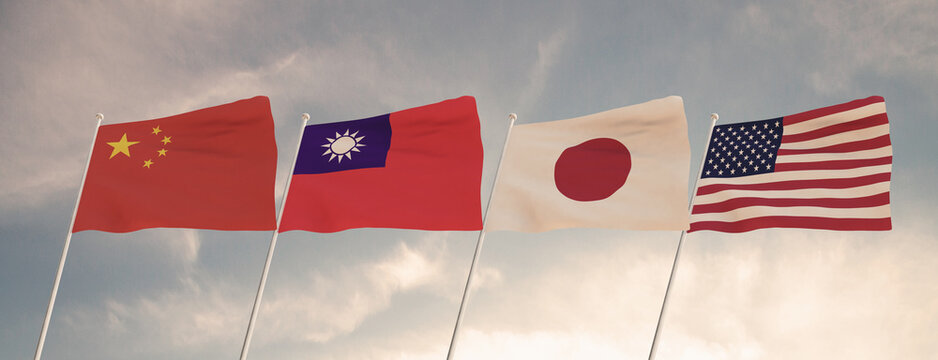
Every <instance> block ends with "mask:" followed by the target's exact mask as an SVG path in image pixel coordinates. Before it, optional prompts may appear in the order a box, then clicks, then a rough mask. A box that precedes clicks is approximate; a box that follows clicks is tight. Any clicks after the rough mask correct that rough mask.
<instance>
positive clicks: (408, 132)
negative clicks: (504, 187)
mask: <svg viewBox="0 0 938 360" xmlns="http://www.w3.org/2000/svg"><path fill="white" fill-rule="evenodd" d="M481 182H482V139H481V137H480V133H479V116H478V114H477V113H476V104H475V99H474V98H472V97H469V96H464V97H460V98H457V99H452V100H446V101H443V102H439V103H436V104H431V105H426V106H421V107H417V108H413V109H408V110H403V111H398V112H393V113H390V114H386V115H381V116H376V117H371V118H366V119H360V120H352V121H343V122H335V123H327V124H314V125H309V126H307V127H306V129H304V131H303V134H302V139H301V143H300V148H299V151H298V154H297V158H296V166H295V167H294V170H293V177H292V179H291V183H290V187H289V190H288V195H287V198H286V200H285V201H286V203H285V204H284V211H283V216H282V219H281V221H280V231H281V232H283V231H290V230H306V231H315V232H336V231H342V230H346V229H352V228H361V227H376V228H400V229H420V230H479V229H481V228H482V215H481V200H480V193H479V190H480V187H481Z"/></svg>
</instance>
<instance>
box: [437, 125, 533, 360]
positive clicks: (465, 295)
mask: <svg viewBox="0 0 938 360" xmlns="http://www.w3.org/2000/svg"><path fill="white" fill-rule="evenodd" d="M516 119H518V115H515V113H511V114H508V120H509V123H508V133H507V134H505V145H504V147H503V148H502V155H501V157H500V158H499V159H498V168H496V169H495V180H494V181H493V182H492V192H491V193H489V201H488V203H486V204H485V216H484V217H483V218H482V231H479V240H478V241H476V251H475V253H474V254H473V255H472V264H471V265H469V277H468V278H467V279H466V288H465V289H463V291H462V301H461V302H460V303H459V312H458V313H457V314H456V326H455V327H454V328H453V338H452V339H451V340H450V342H449V351H447V352H446V360H452V359H453V354H454V350H455V349H456V340H457V338H458V335H459V325H460V324H462V318H463V312H464V310H465V308H466V302H467V301H468V300H469V288H470V287H471V286H472V279H474V278H475V276H473V275H475V272H473V270H475V268H476V265H477V264H478V263H479V255H481V254H482V243H483V242H484V241H485V224H486V221H485V219H487V218H488V217H489V205H491V204H492V196H494V195H495V187H496V186H498V173H499V172H500V171H501V170H502V159H504V158H505V150H508V141H509V140H511V128H513V127H514V126H515V120H516Z"/></svg>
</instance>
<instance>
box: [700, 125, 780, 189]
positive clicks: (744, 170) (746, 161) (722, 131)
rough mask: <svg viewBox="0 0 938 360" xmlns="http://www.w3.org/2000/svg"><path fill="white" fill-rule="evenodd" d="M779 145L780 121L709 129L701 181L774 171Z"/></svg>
mask: <svg viewBox="0 0 938 360" xmlns="http://www.w3.org/2000/svg"><path fill="white" fill-rule="evenodd" d="M781 144H782V118H777V119H769V120H760V121H751V122H744V123H737V124H731V125H720V126H716V127H714V128H713V134H712V135H711V140H710V146H709V148H708V149H707V158H706V159H705V160H704V165H703V173H702V174H701V177H702V178H708V177H719V178H728V177H739V176H746V175H755V174H765V173H770V172H773V171H775V159H776V158H777V157H778V147H779V146H780V145H781Z"/></svg>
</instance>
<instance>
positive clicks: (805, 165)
mask: <svg viewBox="0 0 938 360" xmlns="http://www.w3.org/2000/svg"><path fill="white" fill-rule="evenodd" d="M886 164H892V156H891V155H890V156H884V157H881V158H876V159H858V160H830V161H815V162H800V163H782V164H775V171H797V170H843V169H855V168H861V167H867V166H877V165H886Z"/></svg>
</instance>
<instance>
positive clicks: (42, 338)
mask: <svg viewBox="0 0 938 360" xmlns="http://www.w3.org/2000/svg"><path fill="white" fill-rule="evenodd" d="M95 118H97V119H98V124H97V125H95V127H94V136H93V137H92V138H91V149H89V150H88V161H86V162H85V171H84V172H82V173H81V184H80V185H79V186H78V198H77V199H75V209H74V210H72V221H71V223H69V225H68V235H66V236H65V246H63V247H62V257H61V258H60V259H59V268H58V269H57V270H56V271H55V281H54V282H53V283H52V295H51V296H50V297H49V306H48V307H47V308H46V318H45V319H43V320H42V330H39V343H38V344H37V345H36V354H35V356H34V357H33V359H35V360H39V358H41V357H42V347H43V345H45V343H46V332H47V331H48V330H49V321H51V320H52V308H53V307H55V297H56V295H58V293H59V282H60V281H62V270H63V269H64V268H65V258H66V257H67V256H68V246H69V245H70V244H71V242H72V228H73V227H75V215H76V214H78V204H79V203H80V202H81V191H82V190H83V189H84V188H85V177H86V176H87V175H88V165H89V164H91V154H92V153H93V152H94V144H95V141H97V140H98V128H100V127H101V120H104V115H102V114H101V113H97V114H95Z"/></svg>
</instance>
